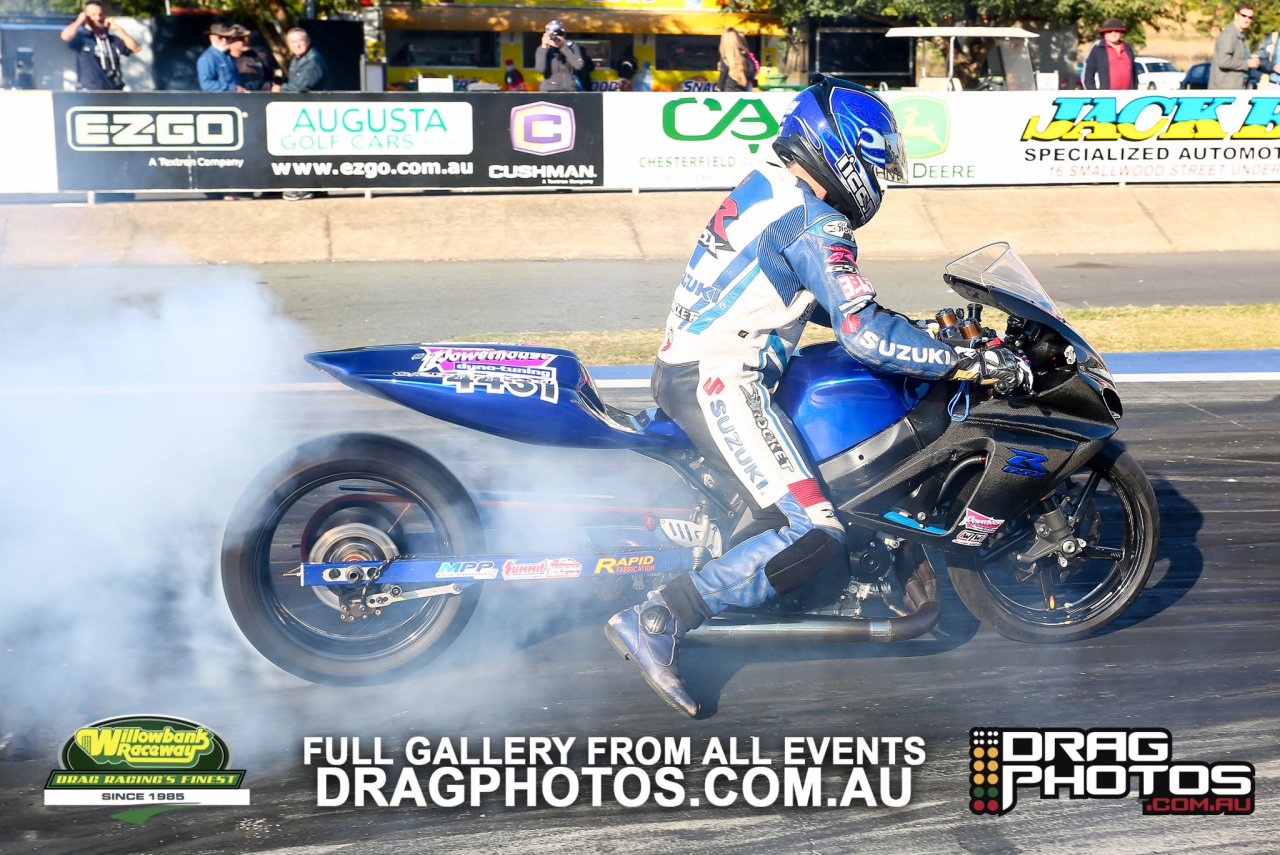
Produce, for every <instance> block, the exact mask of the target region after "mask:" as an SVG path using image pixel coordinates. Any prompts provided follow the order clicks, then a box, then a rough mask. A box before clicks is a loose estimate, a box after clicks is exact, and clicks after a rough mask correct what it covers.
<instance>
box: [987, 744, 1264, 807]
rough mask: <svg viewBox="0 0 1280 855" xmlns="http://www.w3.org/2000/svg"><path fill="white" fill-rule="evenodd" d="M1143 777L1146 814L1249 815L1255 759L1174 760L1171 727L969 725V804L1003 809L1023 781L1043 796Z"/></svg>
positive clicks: (1083, 792) (1119, 790)
mask: <svg viewBox="0 0 1280 855" xmlns="http://www.w3.org/2000/svg"><path fill="white" fill-rule="evenodd" d="M1131 779H1137V784H1138V797H1139V798H1140V799H1142V812H1143V813H1144V814H1149V815H1150V814H1184V815H1196V816H1205V815H1217V814H1238V815H1243V814H1251V813H1253V807H1254V801H1253V791H1254V770H1253V765H1252V764H1250V763H1203V762H1200V761H1183V762H1174V760H1173V737H1172V736H1171V735H1170V734H1169V731H1167V730H1161V729H1159V728H1152V729H1148V730H1004V729H1002V728H980V729H975V730H971V731H969V765H968V780H969V810H970V811H972V812H973V813H976V814H986V815H990V816H1003V815H1004V814H1006V813H1008V812H1009V811H1011V810H1013V809H1014V808H1015V807H1016V806H1017V804H1018V788H1019V787H1027V788H1031V787H1034V788H1037V789H1038V790H1039V792H1040V798H1042V799H1058V798H1061V797H1062V793H1063V792H1064V791H1065V793H1066V795H1067V797H1068V798H1071V799H1121V798H1124V797H1126V796H1128V795H1129V794H1130V792H1132V789H1133V788H1132V786H1131Z"/></svg>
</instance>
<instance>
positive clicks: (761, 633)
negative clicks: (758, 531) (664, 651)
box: [688, 560, 942, 644]
mask: <svg viewBox="0 0 1280 855" xmlns="http://www.w3.org/2000/svg"><path fill="white" fill-rule="evenodd" d="M904 588H905V596H904V598H903V599H904V601H905V602H906V604H907V605H908V606H909V607H911V608H912V611H911V612H910V613H909V614H907V615H904V616H902V617H892V618H875V619H867V618H855V617H846V616H840V615H795V616H770V617H768V618H757V619H752V618H747V619H746V620H745V621H741V622H734V621H733V620H732V619H726V620H721V619H712V620H710V621H708V622H707V623H704V624H703V625H702V626H700V627H698V628H697V629H696V630H694V631H693V632H691V633H689V635H688V638H689V640H697V641H707V642H715V643H719V644H734V643H741V644H759V643H766V644H770V643H771V644H779V643H786V644H846V643H851V642H858V641H877V642H880V643H888V642H890V641H906V640H908V639H912V638H918V637H920V636H922V635H924V634H925V633H926V632H928V631H929V630H931V629H933V627H934V626H935V625H937V623H938V618H939V617H940V616H941V615H942V605H941V603H939V601H938V585H937V578H936V577H935V576H934V573H933V567H931V566H930V565H929V562H928V561H927V560H922V561H921V562H920V565H919V566H918V567H917V568H916V571H915V572H914V573H912V574H911V578H909V579H908V580H907V583H906V585H905V586H904Z"/></svg>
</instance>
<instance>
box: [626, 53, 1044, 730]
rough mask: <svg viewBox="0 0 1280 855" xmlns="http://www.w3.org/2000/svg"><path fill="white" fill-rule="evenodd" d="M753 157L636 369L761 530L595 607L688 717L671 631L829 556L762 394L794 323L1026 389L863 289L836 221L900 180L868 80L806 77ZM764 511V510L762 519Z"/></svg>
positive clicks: (769, 590) (832, 548)
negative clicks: (620, 602) (688, 568)
mask: <svg viewBox="0 0 1280 855" xmlns="http://www.w3.org/2000/svg"><path fill="white" fill-rule="evenodd" d="M773 150H774V153H775V154H776V155H777V157H778V159H779V160H780V161H781V164H775V163H769V164H766V165H764V166H762V167H761V168H760V169H758V170H755V171H753V172H751V173H750V174H749V175H747V177H746V178H745V179H743V181H742V183H741V184H739V185H738V187H737V188H736V189H734V190H733V191H732V192H731V193H730V194H729V196H728V197H727V198H726V199H725V200H724V201H723V202H722V203H721V204H720V208H719V210H717V211H716V212H715V214H714V215H713V216H712V218H711V221H710V222H709V223H708V224H707V227H706V228H705V229H704V230H703V232H702V235H701V236H700V237H699V238H698V244H697V246H696V247H694V250H693V255H692V257H691V258H690V260H689V264H688V266H687V267H686V268H685V272H684V276H683V277H682V279H681V281H680V284H679V286H678V287H677V288H676V294H675V300H674V302H673V303H672V306H671V313H670V315H669V316H668V318H667V325H666V338H665V340H664V341H663V344H662V347H661V348H660V350H659V352H658V356H657V362H656V364H655V366H654V371H653V383H652V386H653V394H654V397H655V398H656V400H657V402H658V405H659V406H660V407H661V408H662V409H663V410H664V411H665V412H666V413H667V414H668V415H669V416H670V417H671V418H672V419H673V420H674V421H675V422H676V423H677V424H678V425H680V427H681V428H683V429H684V431H685V432H686V433H687V434H688V435H689V438H690V439H691V440H692V441H693V443H694V445H695V446H696V447H697V448H698V450H699V451H700V452H701V453H702V455H703V456H704V457H705V458H706V459H707V461H708V462H709V463H711V464H712V465H713V466H716V465H717V464H718V465H719V466H720V467H723V468H724V469H727V470H728V471H729V472H732V473H733V475H734V476H735V477H736V478H737V480H738V481H739V482H740V483H741V486H742V488H743V491H744V492H743V495H744V496H745V497H749V498H750V500H751V501H752V502H753V503H754V504H755V506H756V508H757V516H759V515H760V513H761V512H765V511H766V510H768V511H769V512H770V513H772V514H773V515H774V516H775V517H777V519H778V523H779V525H778V527H777V528H776V529H773V530H769V531H765V532H764V533H762V534H757V535H755V536H753V537H750V538H748V539H746V540H744V541H742V542H741V543H739V544H738V545H736V546H734V547H733V548H732V549H729V550H728V551H726V552H725V553H724V555H722V556H721V557H720V558H718V559H716V560H713V561H711V562H709V563H707V564H706V565H705V566H703V567H702V568H700V569H699V570H697V571H695V572H692V573H689V574H687V575H685V576H680V577H677V578H676V579H674V580H673V581H672V582H671V583H670V584H667V585H664V586H663V587H661V588H658V589H657V590H656V591H653V592H651V593H650V594H649V597H648V599H647V600H646V601H645V602H643V603H641V604H639V605H637V606H634V607H632V608H630V609H626V610H625V611H622V612H619V613H618V614H616V615H614V616H613V617H612V618H610V619H609V622H608V625H607V626H606V628H605V635H606V637H607V638H608V639H609V642H610V644H611V645H613V647H614V648H615V649H616V650H617V651H618V652H619V653H620V654H622V655H623V656H624V657H626V658H628V659H631V660H632V661H634V662H635V663H636V665H637V666H639V668H640V671H641V673H642V674H643V675H644V678H645V680H646V681H647V682H648V683H649V685H650V687H651V688H653V690H654V691H655V692H657V693H658V695H659V696H661V697H662V698H663V699H664V700H665V701H666V702H667V703H669V704H670V705H671V706H673V707H675V708H676V709H678V710H680V711H681V712H683V713H685V714H686V715H689V716H697V714H698V712H699V707H698V702H697V701H696V700H695V699H694V697H693V696H692V694H691V693H690V692H689V690H688V688H687V687H686V686H685V685H684V683H683V682H682V680H681V678H680V674H679V669H678V664H677V650H678V647H679V644H680V639H681V638H682V637H683V636H684V634H685V633H686V632H688V631H689V630H691V629H694V628H695V627H697V626H698V625H700V624H701V623H702V622H703V621H704V620H706V619H708V618H710V617H713V616H714V615H717V614H719V613H721V612H723V611H724V610H725V609H727V608H729V607H730V606H737V607H741V608H752V607H756V606H759V605H760V604H761V603H763V602H765V601H766V600H767V599H769V598H770V597H772V596H775V595H777V594H783V593H786V592H787V591H790V590H793V589H794V588H796V587H798V586H799V585H800V584H801V583H803V582H804V581H805V580H806V579H808V578H809V577H810V576H811V575H812V574H813V573H814V572H816V571H817V570H818V569H820V568H821V567H822V566H823V565H824V564H826V563H827V562H828V561H832V560H835V559H838V558H840V557H841V556H842V555H843V553H844V549H845V546H844V530H843V527H842V525H841V523H840V521H839V520H838V519H837V517H836V513H835V509H834V507H833V506H832V503H831V501H830V499H829V498H828V497H827V495H826V492H825V489H824V487H823V485H822V483H821V482H820V481H819V480H818V478H817V475H816V474H815V473H816V467H815V465H814V462H813V461H812V460H811V459H810V457H809V454H808V453H807V451H806V449H805V446H804V443H803V441H802V440H801V439H800V437H799V434H798V433H797V431H796V429H795V426H794V425H793V424H792V423H791V421H790V419H788V418H787V416H786V414H785V413H783V412H782V411H781V410H780V409H777V408H775V406H774V403H773V400H772V397H771V396H772V393H773V391H774V389H775V388H776V386H777V384H778V381H779V379H780V378H781V376H782V372H783V370H784V368H785V367H786V364H787V361H788V360H789V359H790V358H791V354H792V351H793V350H794V349H795V347H796V343H797V342H798V341H799V339H800V334H801V332H802V330H803V329H804V326H805V324H806V323H807V322H808V321H814V322H815V323H821V324H823V325H824V326H831V327H832V328H833V330H834V332H835V336H836V340H837V341H838V342H839V343H840V344H841V345H842V346H843V347H844V349H845V350H846V351H848V353H849V354H850V355H851V356H853V358H854V359H856V360H858V361H859V362H861V363H862V364H863V365H865V366H867V367H868V368H870V369H872V370H874V371H879V372H888V373H895V374H906V375H910V376H913V377H920V378H926V379H932V380H938V379H943V378H948V377H954V378H959V379H971V380H977V381H979V382H982V383H999V384H1001V387H1002V388H1004V387H1010V388H1017V387H1019V386H1021V385H1023V384H1026V385H1028V386H1029V385H1030V378H1031V374H1030V368H1029V367H1028V366H1027V364H1026V362H1025V361H1023V360H1021V359H1019V358H1018V357H1017V356H1016V355H1015V354H1013V353H1012V352H1010V351H1008V350H1006V349H1004V348H1000V347H993V348H990V349H987V350H984V351H981V352H976V351H973V350H969V349H966V348H953V347H951V346H950V345H947V344H945V343H943V342H940V341H937V340H935V339H934V338H933V337H932V336H931V335H930V334H929V333H928V332H927V331H926V330H924V329H921V328H920V327H918V326H916V325H915V324H914V323H913V322H912V321H910V320H909V319H908V318H906V317H904V316H902V315H899V314H896V313H894V312H891V311H888V310H886V309H884V308H883V307H881V306H880V305H879V304H878V303H877V302H876V299H875V297H876V291H875V288H874V286H872V284H871V283H870V282H869V281H868V280H867V279H866V278H865V277H864V276H862V274H860V273H859V272H858V266H857V259H858V249H857V245H856V243H855V242H854V238H853V231H854V230H855V229H857V228H860V227H861V226H863V225H865V224H866V223H867V222H869V221H870V220H871V218H872V217H874V216H875V215H876V212H877V211H878V210H879V208H880V203H881V200H882V192H883V191H882V186H881V182H882V181H893V182H900V183H906V180H907V162H906V156H905V153H904V150H903V144H902V138H901V136H900V135H899V133H898V127H897V124H896V122H895V121H894V118H893V114H892V113H891V112H890V110H889V107H888V106H887V105H886V104H885V103H884V102H883V101H881V100H880V99H879V98H878V97H876V95H875V94H874V93H872V92H871V91H870V90H868V89H866V88H864V87H862V86H859V85H857V84H855V83H850V82H847V81H843V80H838V79H835V78H830V77H827V78H816V79H815V82H814V83H813V85H811V86H809V88H807V89H805V90H804V91H802V92H801V93H800V94H799V96H797V98H796V99H795V101H794V102H793V103H792V105H791V107H790V108H789V110H788V112H787V114H786V116H784V118H783V120H782V124H781V127H780V129H779V134H778V137H777V139H776V140H775V141H774V143H773ZM779 514H780V516H778V515H779Z"/></svg>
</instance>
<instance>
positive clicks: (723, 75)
mask: <svg viewBox="0 0 1280 855" xmlns="http://www.w3.org/2000/svg"><path fill="white" fill-rule="evenodd" d="M755 76H756V63H755V59H754V58H753V57H752V56H751V51H750V50H748V48H747V40H746V38H745V37H744V36H743V35H742V33H740V32H738V31H737V30H736V29H734V28H733V27H729V28H728V29H727V30H725V31H724V35H722V36H720V91H721V92H747V91H749V90H750V89H751V86H752V84H753V83H754V82H755V81H754V78H755Z"/></svg>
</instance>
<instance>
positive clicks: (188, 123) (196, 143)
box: [67, 107, 244, 151]
mask: <svg viewBox="0 0 1280 855" xmlns="http://www.w3.org/2000/svg"><path fill="white" fill-rule="evenodd" d="M67 144H68V145H69V146H71V148H73V149H75V150H76V151H235V150H237V149H239V148H240V147H241V146H242V145H243V144H244V114H242V113H241V112H240V111H239V110H237V109H236V108H235V107H114V108H112V109H103V108H101V107H72V108H71V109H70V110H68V111H67Z"/></svg>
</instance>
